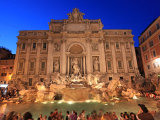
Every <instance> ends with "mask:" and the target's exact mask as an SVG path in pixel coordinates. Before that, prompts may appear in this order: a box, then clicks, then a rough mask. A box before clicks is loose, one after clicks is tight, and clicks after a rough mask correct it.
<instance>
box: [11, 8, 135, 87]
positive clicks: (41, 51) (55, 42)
mask: <svg viewBox="0 0 160 120" xmlns="http://www.w3.org/2000/svg"><path fill="white" fill-rule="evenodd" d="M83 15H84V14H83V13H81V12H79V10H78V9H77V8H75V9H73V11H72V13H69V14H68V19H63V20H53V19H51V22H50V23H49V30H29V31H20V32H19V36H18V42H17V52H16V58H15V64H14V71H13V77H12V80H13V81H17V82H18V81H22V82H24V83H25V84H27V85H29V86H33V85H35V83H36V82H48V83H49V82H50V81H52V80H53V79H54V77H55V76H54V75H55V73H60V75H61V76H72V75H74V76H77V75H81V76H88V75H91V74H92V75H94V74H101V75H104V76H105V79H106V81H108V80H112V79H128V80H131V79H133V78H134V76H135V75H136V73H137V72H138V69H137V61H136V55H135V48H134V41H133V35H132V33H131V30H105V29H103V24H102V22H101V20H100V19H98V20H89V19H83Z"/></svg>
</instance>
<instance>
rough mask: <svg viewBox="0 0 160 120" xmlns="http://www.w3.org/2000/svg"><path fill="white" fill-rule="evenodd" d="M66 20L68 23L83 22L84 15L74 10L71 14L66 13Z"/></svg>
mask: <svg viewBox="0 0 160 120" xmlns="http://www.w3.org/2000/svg"><path fill="white" fill-rule="evenodd" d="M67 15H68V20H69V21H70V22H74V23H77V22H81V21H82V20H83V15H84V13H81V12H79V9H77V8H74V9H73V12H72V13H68V14H67Z"/></svg>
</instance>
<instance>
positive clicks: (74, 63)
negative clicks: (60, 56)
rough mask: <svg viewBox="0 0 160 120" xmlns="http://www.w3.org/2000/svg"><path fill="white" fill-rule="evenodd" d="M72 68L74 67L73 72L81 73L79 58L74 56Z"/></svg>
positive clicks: (75, 73)
mask: <svg viewBox="0 0 160 120" xmlns="http://www.w3.org/2000/svg"><path fill="white" fill-rule="evenodd" d="M72 68H73V74H74V75H79V73H80V68H79V66H78V58H74V59H73V61H72Z"/></svg>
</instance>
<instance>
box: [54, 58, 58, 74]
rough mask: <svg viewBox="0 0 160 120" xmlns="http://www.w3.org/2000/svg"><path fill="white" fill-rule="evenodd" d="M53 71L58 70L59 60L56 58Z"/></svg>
mask: <svg viewBox="0 0 160 120" xmlns="http://www.w3.org/2000/svg"><path fill="white" fill-rule="evenodd" d="M54 72H59V62H58V60H56V61H55V63H54Z"/></svg>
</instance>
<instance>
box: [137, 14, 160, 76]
mask: <svg viewBox="0 0 160 120" xmlns="http://www.w3.org/2000/svg"><path fill="white" fill-rule="evenodd" d="M139 43H140V48H141V53H142V60H143V67H144V72H145V76H146V77H148V76H149V75H151V74H153V73H156V74H158V75H160V16H159V17H158V18H157V19H156V20H154V21H153V22H152V23H151V24H150V25H149V26H148V27H147V28H146V29H145V30H144V32H143V33H141V36H140V37H139Z"/></svg>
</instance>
